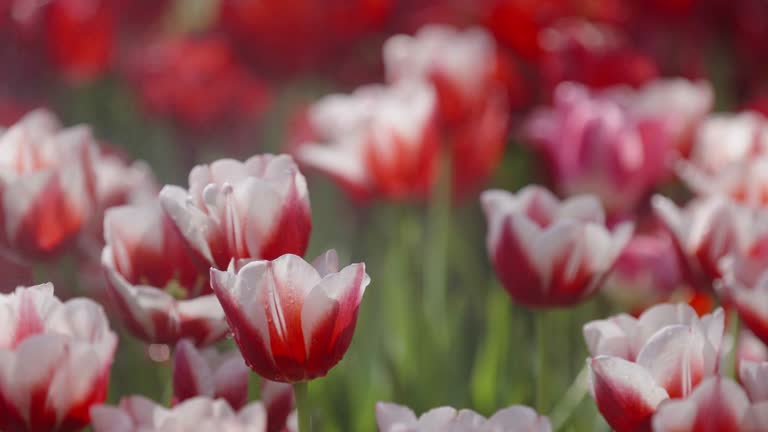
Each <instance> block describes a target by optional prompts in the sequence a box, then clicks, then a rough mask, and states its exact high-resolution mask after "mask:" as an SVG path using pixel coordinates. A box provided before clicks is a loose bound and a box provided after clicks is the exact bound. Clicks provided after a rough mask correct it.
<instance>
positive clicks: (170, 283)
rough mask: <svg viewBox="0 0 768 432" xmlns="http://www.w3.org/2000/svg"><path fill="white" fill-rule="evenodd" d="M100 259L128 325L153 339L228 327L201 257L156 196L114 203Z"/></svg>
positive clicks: (207, 334)
mask: <svg viewBox="0 0 768 432" xmlns="http://www.w3.org/2000/svg"><path fill="white" fill-rule="evenodd" d="M104 239H105V241H106V246H105V247H104V250H103V252H102V256H101V263H102V266H103V268H104V271H105V274H106V277H107V282H108V283H107V287H108V291H109V294H110V296H111V298H112V300H113V303H114V304H115V306H116V308H117V311H118V314H119V316H120V317H121V318H122V319H123V321H124V322H125V324H126V325H127V327H128V329H129V330H130V331H131V332H132V333H133V334H134V335H136V336H137V337H139V338H140V339H142V340H144V341H146V342H150V343H167V344H174V343H176V342H177V341H179V340H180V339H182V338H190V339H192V340H194V342H195V343H196V344H199V345H206V344H210V343H212V342H215V341H217V340H219V339H221V338H222V337H224V335H225V334H226V333H227V332H228V328H227V325H226V322H225V320H224V313H223V311H222V309H221V306H220V305H219V303H218V301H217V300H216V297H215V296H214V295H213V293H211V291H210V287H209V285H208V277H207V275H206V271H207V269H208V266H207V265H204V264H203V262H204V260H203V259H202V257H200V256H197V255H196V254H195V253H194V252H193V250H192V249H191V248H190V247H189V245H188V244H187V243H186V241H185V239H184V237H183V236H182V235H181V233H180V232H179V230H178V228H177V227H176V226H175V225H174V224H173V221H172V220H171V218H170V217H169V216H168V215H167V214H166V213H165V211H164V210H163V209H162V207H161V206H160V204H159V203H157V201H155V202H153V203H149V204H141V205H128V206H119V207H112V208H111V209H109V210H108V211H107V213H106V216H105V218H104Z"/></svg>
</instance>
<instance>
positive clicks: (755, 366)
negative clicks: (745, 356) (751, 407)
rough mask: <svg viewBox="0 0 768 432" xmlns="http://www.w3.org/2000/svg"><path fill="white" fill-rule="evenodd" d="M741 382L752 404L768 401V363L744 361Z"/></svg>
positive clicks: (742, 362)
mask: <svg viewBox="0 0 768 432" xmlns="http://www.w3.org/2000/svg"><path fill="white" fill-rule="evenodd" d="M739 380H740V381H741V384H742V385H743V386H744V389H745V390H746V391H747V394H748V395H749V399H750V400H751V401H752V402H763V401H768V362H761V363H757V362H752V361H748V360H742V361H741V362H740V364H739Z"/></svg>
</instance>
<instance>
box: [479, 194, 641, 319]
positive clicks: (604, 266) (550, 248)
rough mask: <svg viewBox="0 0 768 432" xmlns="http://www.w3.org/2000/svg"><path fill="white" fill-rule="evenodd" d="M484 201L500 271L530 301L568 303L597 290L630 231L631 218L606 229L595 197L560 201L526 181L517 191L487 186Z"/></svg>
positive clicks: (491, 250) (518, 296)
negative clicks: (613, 228)
mask: <svg viewBox="0 0 768 432" xmlns="http://www.w3.org/2000/svg"><path fill="white" fill-rule="evenodd" d="M481 201H482V203H483V209H484V210H485V217H486V220H487V221H488V234H487V236H486V245H487V247H488V254H489V255H490V257H491V261H492V262H493V265H494V267H495V269H496V273H497V275H498V276H499V279H501V282H502V283H503V284H504V287H505V288H506V289H507V292H509V294H510V296H512V298H513V299H514V300H515V301H517V302H519V303H521V304H524V305H526V306H533V307H551V306H568V305H572V304H575V303H578V302H580V301H582V300H584V299H585V298H587V297H588V296H589V295H591V294H593V293H594V292H595V291H596V290H597V289H598V288H600V285H601V284H602V282H603V280H604V279H605V276H606V274H607V273H608V272H609V270H610V269H611V268H612V267H613V265H614V263H615V262H616V259H617V258H618V257H619V254H620V253H621V251H622V249H623V248H624V246H625V245H626V244H627V242H628V241H629V239H630V236H631V235H632V226H631V224H628V223H624V224H621V225H619V226H618V227H617V228H616V229H615V230H613V231H610V230H608V228H606V226H605V214H604V212H603V208H602V207H601V206H600V202H599V201H598V200H597V199H596V198H595V197H593V196H577V197H573V198H569V199H567V200H564V201H560V200H558V199H557V198H556V197H555V196H554V195H552V194H551V193H550V192H549V191H547V190H546V189H544V188H542V187H539V186H527V187H525V188H523V189H522V190H520V191H519V192H518V193H516V194H512V193H509V192H505V191H501V190H490V191H486V192H484V193H483V195H482V197H481Z"/></svg>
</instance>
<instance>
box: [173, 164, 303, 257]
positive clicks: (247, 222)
mask: <svg viewBox="0 0 768 432" xmlns="http://www.w3.org/2000/svg"><path fill="white" fill-rule="evenodd" d="M160 202H161V204H162V206H163V208H164V209H165V210H166V211H167V212H168V215H169V216H170V217H171V219H173V221H174V223H175V224H176V226H177V227H178V228H179V231H180V232H181V233H182V235H184V237H185V238H186V239H187V241H188V242H189V244H190V245H191V246H192V248H193V249H194V250H195V251H196V252H197V253H199V254H200V255H201V256H202V257H204V258H205V259H206V260H207V261H208V262H209V263H210V264H211V265H212V266H215V267H217V268H226V267H227V265H228V264H229V262H230V261H231V260H232V259H236V260H240V259H275V258H277V257H279V256H280V255H283V254H286V253H294V254H298V255H303V254H304V252H305V251H306V249H307V244H308V243H309V234H310V231H311V230H312V219H311V214H310V206H309V192H308V190H307V182H306V180H305V179H304V176H303V175H302V174H301V172H300V171H299V169H298V167H297V166H296V164H295V163H294V162H293V159H292V158H291V157H290V156H287V155H277V156H275V155H270V154H267V155H258V156H253V157H251V158H250V159H248V160H246V161H245V162H240V161H236V160H233V159H221V160H217V161H215V162H213V163H212V164H210V165H198V166H196V167H195V168H193V169H192V171H191V172H190V173H189V191H187V190H184V189H183V188H181V187H178V186H165V187H163V189H162V190H161V191H160Z"/></svg>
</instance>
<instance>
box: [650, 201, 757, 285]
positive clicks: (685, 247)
mask: <svg viewBox="0 0 768 432" xmlns="http://www.w3.org/2000/svg"><path fill="white" fill-rule="evenodd" d="M652 202H653V207H654V210H655V212H656V214H657V215H658V216H659V219H660V220H661V222H662V223H663V224H664V226H665V227H666V229H667V230H668V231H669V232H670V234H671V237H672V241H673V242H674V245H675V250H676V251H677V253H678V256H679V258H680V263H681V264H682V267H681V269H682V270H683V275H684V277H685V278H686V280H687V281H688V283H689V284H690V285H691V286H692V287H694V288H695V289H697V290H699V291H702V292H710V291H712V282H713V281H714V280H715V279H717V278H719V277H720V276H721V271H720V268H719V261H720V259H722V258H723V257H725V256H726V255H728V254H730V253H732V252H734V251H738V250H743V249H745V248H747V245H748V243H749V239H750V237H754V236H755V231H754V230H755V229H756V228H757V227H756V226H755V225H753V224H751V223H750V222H751V219H752V217H751V216H750V213H749V212H748V211H747V210H746V209H744V208H742V207H740V206H738V205H736V204H735V203H733V202H731V201H729V200H727V199H723V198H721V197H712V198H708V199H698V200H694V201H692V202H690V203H688V204H687V205H686V207H685V208H679V207H677V205H675V204H674V203H673V202H672V201H671V200H669V199H668V198H666V197H663V196H660V195H656V196H654V197H653V201H652ZM761 237H764V236H761Z"/></svg>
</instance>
